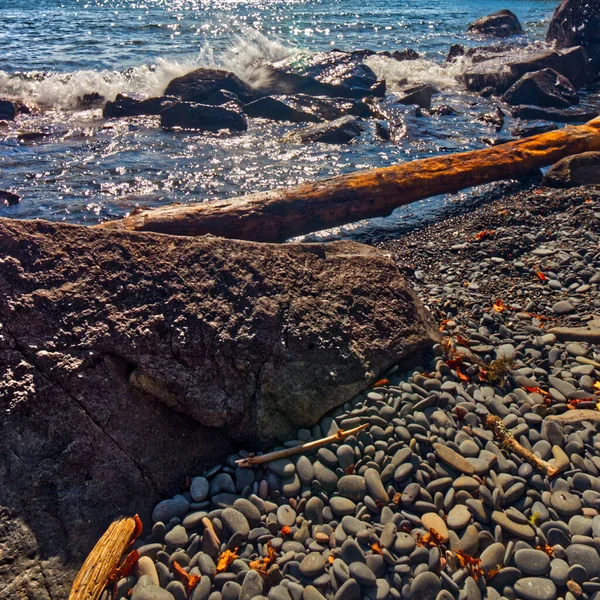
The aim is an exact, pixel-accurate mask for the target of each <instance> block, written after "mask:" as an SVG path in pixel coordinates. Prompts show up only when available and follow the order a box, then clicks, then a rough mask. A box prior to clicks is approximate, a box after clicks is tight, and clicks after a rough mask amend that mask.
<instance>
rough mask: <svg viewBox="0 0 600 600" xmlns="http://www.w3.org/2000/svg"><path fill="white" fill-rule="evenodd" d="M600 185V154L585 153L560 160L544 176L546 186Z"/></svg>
mask: <svg viewBox="0 0 600 600" xmlns="http://www.w3.org/2000/svg"><path fill="white" fill-rule="evenodd" d="M591 184H600V152H584V153H583V154H575V155H574V156H567V157H566V158H563V159H562V160H559V161H558V162H557V163H556V164H555V165H553V166H552V167H551V168H550V169H549V170H548V172H547V173H546V174H545V175H544V185H549V186H551V187H566V188H569V187H575V186H579V185H591Z"/></svg>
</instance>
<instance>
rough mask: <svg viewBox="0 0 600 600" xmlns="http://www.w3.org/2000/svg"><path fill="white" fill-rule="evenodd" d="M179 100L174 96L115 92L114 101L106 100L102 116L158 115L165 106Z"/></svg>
mask: <svg viewBox="0 0 600 600" xmlns="http://www.w3.org/2000/svg"><path fill="white" fill-rule="evenodd" d="M178 101H179V100H178V99H177V98H175V97H174V96H161V97H159V98H146V97H145V96H142V95H141V94H117V97H116V98H115V100H114V102H107V103H106V106H105V107H104V110H103V111H102V116H103V117H104V118H105V119H110V118H119V117H139V116H151V115H159V114H160V113H161V111H163V110H164V109H165V108H167V106H170V105H171V104H173V103H174V102H178Z"/></svg>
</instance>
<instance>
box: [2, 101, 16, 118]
mask: <svg viewBox="0 0 600 600" xmlns="http://www.w3.org/2000/svg"><path fill="white" fill-rule="evenodd" d="M16 114H17V109H16V108H15V105H14V103H13V102H11V101H10V100H0V119H2V120H5V121H14V120H15V116H16Z"/></svg>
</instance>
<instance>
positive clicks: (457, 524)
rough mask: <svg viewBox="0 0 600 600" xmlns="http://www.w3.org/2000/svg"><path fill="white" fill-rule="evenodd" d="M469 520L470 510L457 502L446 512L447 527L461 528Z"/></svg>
mask: <svg viewBox="0 0 600 600" xmlns="http://www.w3.org/2000/svg"><path fill="white" fill-rule="evenodd" d="M470 522H471V512H470V511H469V509H468V508H467V507H466V506H465V505H464V504H457V505H456V506H454V507H453V508H452V510H451V511H450V512H449V513H448V527H450V528H451V529H462V528H463V527H466V526H467V525H468V524H469V523H470Z"/></svg>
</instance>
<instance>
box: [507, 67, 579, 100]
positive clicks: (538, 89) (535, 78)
mask: <svg viewBox="0 0 600 600" xmlns="http://www.w3.org/2000/svg"><path fill="white" fill-rule="evenodd" d="M502 99H503V100H504V101H505V102H506V103H507V104H512V105H518V104H533V105H535V106H549V107H554V108H565V107H567V106H572V105H573V104H577V103H578V102H579V96H578V95H577V90H576V89H575V88H574V87H573V86H572V85H571V82H570V81H569V80H568V79H567V78H566V77H563V76H562V75H561V74H560V73H557V72H556V71H554V70H553V69H542V70H541V71H536V72H535V73H527V74H526V75H523V77H521V79H519V81H517V82H516V83H515V84H514V85H513V86H511V87H510V88H509V89H508V91H507V92H506V93H505V94H504V96H502Z"/></svg>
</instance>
